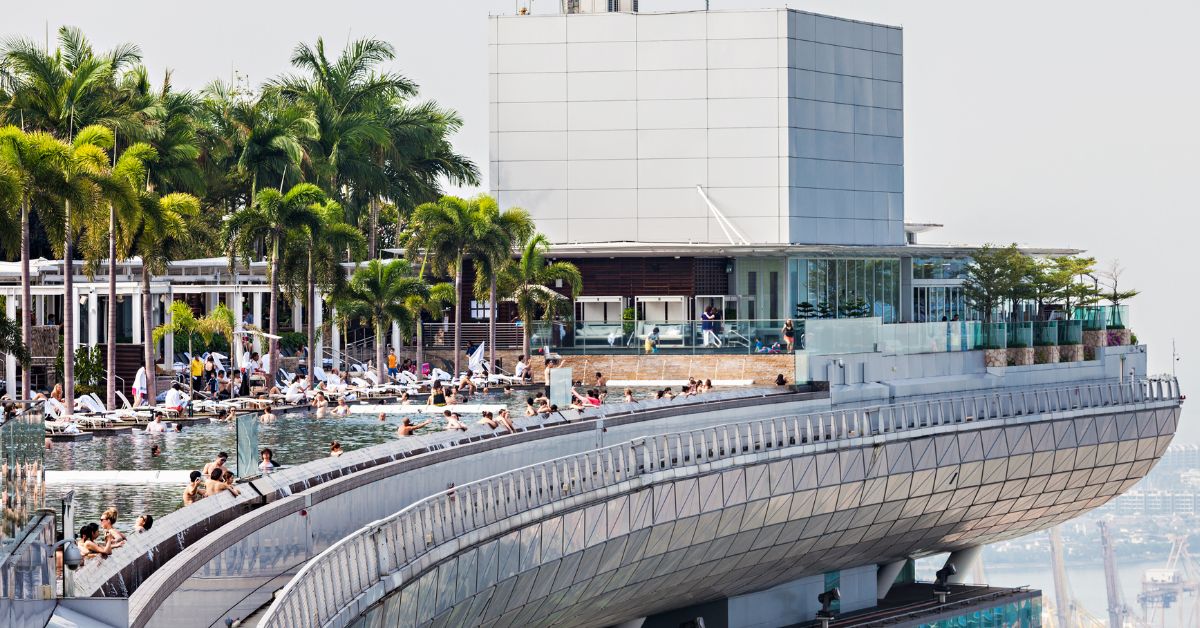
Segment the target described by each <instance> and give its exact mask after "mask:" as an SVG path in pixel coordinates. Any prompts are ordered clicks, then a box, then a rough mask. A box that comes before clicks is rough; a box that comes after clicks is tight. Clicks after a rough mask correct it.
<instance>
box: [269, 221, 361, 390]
mask: <svg viewBox="0 0 1200 628" xmlns="http://www.w3.org/2000/svg"><path fill="white" fill-rule="evenodd" d="M314 209H315V210H316V212H317V213H318V215H319V216H320V222H319V223H318V224H319V226H318V227H317V228H316V229H312V228H310V227H305V228H301V229H297V230H294V231H293V233H290V234H289V237H288V246H287V248H286V249H285V251H284V255H283V262H282V268H283V270H282V273H283V276H284V277H285V281H286V283H287V284H288V285H289V286H291V287H292V288H294V289H296V290H297V291H303V292H304V294H305V297H304V308H305V311H306V312H308V316H306V317H305V319H306V320H305V322H306V328H307V329H306V334H307V337H308V338H307V339H308V361H307V363H306V365H305V367H306V368H307V369H308V378H309V383H310V384H311V383H312V378H313V373H314V371H313V368H314V365H315V364H319V362H314V360H318V359H319V356H315V355H314V350H315V347H316V334H317V330H316V329H315V327H314V323H315V319H316V317H315V316H314V313H315V312H316V311H317V308H318V307H320V305H319V304H318V303H317V298H316V292H317V286H320V287H321V288H322V289H323V290H324V291H325V292H326V293H334V292H336V291H337V290H339V289H341V288H342V287H343V286H344V284H345V282H346V275H345V271H344V270H343V269H342V266H341V255H342V253H343V252H344V251H346V250H352V251H361V249H362V246H363V236H362V234H361V233H359V231H358V229H355V228H354V227H352V226H350V225H348V224H346V222H345V221H344V220H343V219H342V216H343V215H344V214H343V212H342V207H341V205H339V204H338V203H336V202H334V201H327V202H324V203H321V204H318V205H316V206H314Z"/></svg>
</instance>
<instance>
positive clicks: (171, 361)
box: [158, 286, 175, 371]
mask: <svg viewBox="0 0 1200 628" xmlns="http://www.w3.org/2000/svg"><path fill="white" fill-rule="evenodd" d="M162 298H163V300H162V301H160V302H159V304H158V306H159V307H161V308H162V319H163V322H162V324H163V325H166V324H168V323H171V322H172V317H171V302H172V301H174V300H175V293H174V291H173V290H171V287H170V286H167V293H166V294H165V295H162ZM162 355H163V366H164V367H166V369H167V370H168V371H170V370H171V369H172V367H174V366H175V334H173V333H170V332H168V333H166V334H164V335H163V352H162Z"/></svg>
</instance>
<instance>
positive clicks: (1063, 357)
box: [1058, 345, 1083, 362]
mask: <svg viewBox="0 0 1200 628" xmlns="http://www.w3.org/2000/svg"><path fill="white" fill-rule="evenodd" d="M1058 361H1059V362H1082V361H1083V345H1060V346H1059V347H1058Z"/></svg>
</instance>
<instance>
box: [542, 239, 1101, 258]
mask: <svg viewBox="0 0 1200 628" xmlns="http://www.w3.org/2000/svg"><path fill="white" fill-rule="evenodd" d="M978 248H979V247H978V246H972V245H952V244H910V245H895V246H854V245H842V244H748V245H736V244H721V243H696V242H598V243H587V244H584V243H569V244H553V245H551V246H550V251H549V252H548V255H549V256H551V257H566V258H586V257H780V256H794V257H805V256H810V257H967V256H970V255H971V253H974V252H975V251H976V250H977V249H978ZM1020 248H1021V251H1022V252H1024V253H1026V254H1027V255H1035V256H1049V257H1056V256H1062V255H1078V254H1079V253H1082V251H1081V250H1080V249H1070V248H1047V247H1020Z"/></svg>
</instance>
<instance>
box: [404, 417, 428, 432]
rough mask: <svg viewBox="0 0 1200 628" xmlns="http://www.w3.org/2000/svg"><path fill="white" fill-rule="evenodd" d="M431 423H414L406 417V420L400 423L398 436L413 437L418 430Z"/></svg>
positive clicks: (425, 421) (426, 421)
mask: <svg viewBox="0 0 1200 628" xmlns="http://www.w3.org/2000/svg"><path fill="white" fill-rule="evenodd" d="M429 423H430V421H429V419H425V420H424V421H421V422H420V423H413V422H412V419H411V418H409V417H404V420H403V421H401V422H400V427H397V428H396V434H398V435H400V436H412V435H413V434H414V433H416V431H417V430H419V429H421V428H423V427H425V426H426V425H429Z"/></svg>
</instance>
